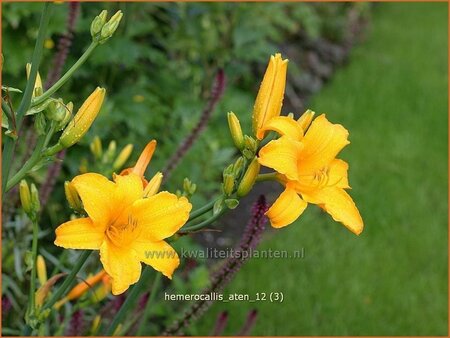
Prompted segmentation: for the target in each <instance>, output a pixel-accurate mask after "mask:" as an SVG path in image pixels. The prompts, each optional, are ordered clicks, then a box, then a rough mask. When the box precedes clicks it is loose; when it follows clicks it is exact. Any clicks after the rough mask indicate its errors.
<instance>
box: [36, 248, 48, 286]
mask: <svg viewBox="0 0 450 338" xmlns="http://www.w3.org/2000/svg"><path fill="white" fill-rule="evenodd" d="M36 266H37V276H38V279H39V283H40V284H41V286H42V285H44V284H45V283H46V282H47V267H46V265H45V260H44V257H42V255H38V256H37V259H36Z"/></svg>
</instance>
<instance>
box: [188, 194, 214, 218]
mask: <svg viewBox="0 0 450 338" xmlns="http://www.w3.org/2000/svg"><path fill="white" fill-rule="evenodd" d="M216 201H217V199H213V200H212V201H211V202H209V203H207V204H205V205H204V206H202V207H201V208H198V209H197V210H194V211H193V212H191V214H190V215H189V221H192V220H193V219H195V218H197V217H199V216H201V215H203V214H204V213H206V212H208V211H210V210H211V209H212V208H213V207H214V203H216Z"/></svg>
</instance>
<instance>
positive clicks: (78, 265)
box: [42, 250, 92, 311]
mask: <svg viewBox="0 0 450 338" xmlns="http://www.w3.org/2000/svg"><path fill="white" fill-rule="evenodd" d="M91 253H92V251H91V250H85V251H83V253H82V254H81V256H80V257H79V258H78V260H77V262H76V264H75V266H74V267H73V268H72V271H70V273H69V275H68V276H67V277H66V279H65V280H64V282H63V283H62V284H61V286H60V287H59V288H58V290H56V292H55V293H54V294H53V295H52V297H51V298H50V300H49V301H48V302H47V303H45V304H44V306H43V307H42V311H43V310H46V309H49V308H51V307H52V306H53V305H55V303H56V302H57V301H58V300H60V299H61V298H62V297H63V296H64V294H65V293H66V291H67V290H68V289H69V287H70V286H71V285H72V282H73V281H74V280H75V277H76V275H77V273H78V272H79V271H80V270H81V267H82V266H83V264H84V263H85V262H86V260H87V259H88V257H89V255H90V254H91Z"/></svg>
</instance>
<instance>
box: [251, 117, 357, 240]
mask: <svg viewBox="0 0 450 338" xmlns="http://www.w3.org/2000/svg"><path fill="white" fill-rule="evenodd" d="M311 113H312V112H309V114H310V115H311ZM312 114H314V113H312ZM311 118H312V116H311ZM305 125H307V124H305V123H304V119H301V120H299V121H295V120H294V119H293V118H288V117H284V116H280V117H276V118H275V119H272V120H270V121H269V122H268V123H267V124H266V127H265V128H266V130H274V131H276V132H278V133H280V135H281V137H280V138H279V139H277V140H274V141H271V142H269V143H268V144H267V145H266V146H264V147H263V148H262V149H261V150H260V151H259V158H258V160H259V163H260V164H261V165H263V166H266V167H269V168H272V169H275V170H276V172H277V173H278V174H277V179H278V180H279V181H280V182H282V183H283V184H284V185H285V190H284V192H283V193H282V194H281V195H280V196H279V197H278V199H277V200H276V201H275V203H274V204H273V205H272V207H270V209H269V210H268V211H267V213H266V214H267V216H268V217H269V219H270V221H271V224H272V226H273V227H275V228H281V227H284V226H286V225H289V224H291V223H292V222H294V221H295V220H296V219H297V218H298V217H299V216H300V215H301V214H302V213H303V211H304V210H305V209H306V206H307V204H308V203H312V204H317V205H319V206H320V207H322V208H323V209H324V210H325V211H326V212H327V213H329V214H330V215H331V216H332V217H333V219H334V220H335V221H338V222H341V223H343V224H344V225H345V226H346V227H347V228H348V229H349V230H350V231H352V232H353V233H355V234H357V235H359V234H360V233H361V232H362V230H363V227H364V225H363V220H362V218H361V215H360V214H359V211H358V209H357V207H356V205H355V203H354V202H353V200H352V198H351V197H350V195H348V193H347V192H346V191H345V189H350V186H349V185H348V178H347V171H348V164H347V163H346V162H344V161H342V160H339V159H336V156H337V154H338V153H339V152H340V151H341V150H342V149H343V148H344V147H345V146H346V145H347V144H349V143H350V142H349V141H348V140H347V137H348V131H347V130H346V129H345V128H344V127H343V126H342V125H340V124H333V123H330V122H329V121H328V120H327V118H326V117H325V115H324V114H322V115H320V116H319V117H317V118H316V119H314V120H313V121H312V123H311V125H310V126H309V128H308V129H307V130H304V129H303V128H302V126H303V127H304V126H305Z"/></svg>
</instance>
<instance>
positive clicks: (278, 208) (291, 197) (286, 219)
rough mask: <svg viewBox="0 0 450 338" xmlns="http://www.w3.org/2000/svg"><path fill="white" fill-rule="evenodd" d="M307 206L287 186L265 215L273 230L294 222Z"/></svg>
mask: <svg viewBox="0 0 450 338" xmlns="http://www.w3.org/2000/svg"><path fill="white" fill-rule="evenodd" d="M307 205H308V204H307V203H306V202H305V201H304V200H302V199H301V198H300V196H299V195H298V194H297V193H296V191H295V190H294V189H292V188H291V187H290V186H289V185H288V186H287V187H286V189H285V190H284V191H283V192H282V193H281V195H280V196H279V197H278V198H277V200H276V201H275V203H274V204H273V205H272V206H271V207H270V208H269V210H267V212H266V215H267V217H269V219H270V223H271V224H272V226H273V227H274V228H281V227H284V226H286V225H289V224H291V223H292V222H294V221H295V220H296V219H297V218H298V217H299V216H300V215H301V214H302V213H303V211H304V210H305V209H306V206H307Z"/></svg>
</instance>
